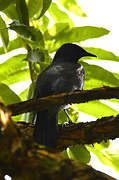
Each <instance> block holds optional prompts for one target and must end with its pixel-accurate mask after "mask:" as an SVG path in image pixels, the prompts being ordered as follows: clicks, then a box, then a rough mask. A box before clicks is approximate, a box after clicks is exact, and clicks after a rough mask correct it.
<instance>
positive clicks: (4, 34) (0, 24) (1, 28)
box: [0, 16, 9, 52]
mask: <svg viewBox="0 0 119 180" xmlns="http://www.w3.org/2000/svg"><path fill="white" fill-rule="evenodd" d="M0 37H1V39H2V43H3V47H4V50H5V52H6V50H7V45H8V42H9V35H8V29H7V27H6V24H5V22H4V20H3V19H2V17H1V16H0Z"/></svg>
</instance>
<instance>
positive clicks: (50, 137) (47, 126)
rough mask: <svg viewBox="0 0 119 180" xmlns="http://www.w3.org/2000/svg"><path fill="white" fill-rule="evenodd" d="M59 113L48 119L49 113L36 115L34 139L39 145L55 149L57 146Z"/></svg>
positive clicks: (44, 112)
mask: <svg viewBox="0 0 119 180" xmlns="http://www.w3.org/2000/svg"><path fill="white" fill-rule="evenodd" d="M57 120H58V113H54V114H53V115H52V116H49V117H48V111H46V110H45V111H39V112H38V113H36V123H35V128H34V139H35V141H36V142H38V143H39V144H42V145H45V146H47V147H51V148H55V147H56V146H57Z"/></svg>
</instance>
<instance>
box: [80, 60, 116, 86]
mask: <svg viewBox="0 0 119 180" xmlns="http://www.w3.org/2000/svg"><path fill="white" fill-rule="evenodd" d="M81 64H82V65H83V67H84V69H85V74H86V77H85V83H84V87H85V89H92V88H96V87H99V86H100V85H102V86H118V85H119V79H117V78H116V77H115V75H114V74H113V73H111V72H110V71H108V70H105V69H104V68H102V67H99V66H96V65H89V64H88V63H84V62H81Z"/></svg>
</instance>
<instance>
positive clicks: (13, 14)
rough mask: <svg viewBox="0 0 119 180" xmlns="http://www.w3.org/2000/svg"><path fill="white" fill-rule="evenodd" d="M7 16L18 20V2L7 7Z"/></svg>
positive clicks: (5, 10) (5, 11)
mask: <svg viewBox="0 0 119 180" xmlns="http://www.w3.org/2000/svg"><path fill="white" fill-rule="evenodd" d="M3 12H4V13H5V14H6V16H7V17H9V18H10V19H13V20H18V14H17V11H16V4H11V5H10V6H8V7H7V8H6V9H4V10H3Z"/></svg>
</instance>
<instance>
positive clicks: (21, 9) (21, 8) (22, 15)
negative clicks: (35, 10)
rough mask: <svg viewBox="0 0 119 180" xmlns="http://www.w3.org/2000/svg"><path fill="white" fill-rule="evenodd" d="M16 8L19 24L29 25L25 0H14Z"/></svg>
mask: <svg viewBox="0 0 119 180" xmlns="http://www.w3.org/2000/svg"><path fill="white" fill-rule="evenodd" d="M16 10H17V13H18V17H19V22H20V23H21V24H25V25H29V15H28V9H27V5H26V2H25V0H16Z"/></svg>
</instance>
